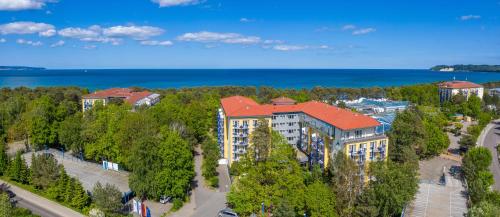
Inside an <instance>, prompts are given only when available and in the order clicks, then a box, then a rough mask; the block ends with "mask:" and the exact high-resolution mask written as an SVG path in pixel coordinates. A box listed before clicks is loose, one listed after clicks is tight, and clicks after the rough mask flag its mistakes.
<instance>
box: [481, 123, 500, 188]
mask: <svg viewBox="0 0 500 217" xmlns="http://www.w3.org/2000/svg"><path fill="white" fill-rule="evenodd" d="M478 143H479V144H478V145H479V146H484V147H487V148H488V149H489V150H490V151H491V153H492V155H493V162H492V163H491V165H490V170H491V172H492V173H493V177H494V178H495V184H494V185H493V186H492V187H493V188H494V189H496V190H498V191H500V163H499V161H498V153H497V150H496V149H495V146H496V145H498V144H500V120H496V121H494V122H493V123H490V124H488V126H486V128H485V130H484V131H483V133H482V134H481V136H480V137H479V139H478Z"/></svg>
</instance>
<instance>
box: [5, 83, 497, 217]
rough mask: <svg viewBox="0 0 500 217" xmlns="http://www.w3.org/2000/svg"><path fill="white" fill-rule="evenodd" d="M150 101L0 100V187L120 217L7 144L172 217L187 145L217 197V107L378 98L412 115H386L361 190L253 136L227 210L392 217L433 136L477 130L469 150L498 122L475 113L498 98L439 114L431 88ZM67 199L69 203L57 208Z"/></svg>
mask: <svg viewBox="0 0 500 217" xmlns="http://www.w3.org/2000/svg"><path fill="white" fill-rule="evenodd" d="M151 91H153V92H157V93H160V94H161V97H162V98H161V101H160V103H158V104H157V105H155V106H153V107H150V108H146V107H142V108H137V109H134V111H132V108H131V107H130V106H129V105H127V104H124V103H122V102H120V101H116V102H113V103H111V104H109V105H106V106H102V105H96V106H94V108H92V109H91V110H90V111H87V112H85V114H82V112H81V104H80V103H81V102H80V99H81V96H82V95H84V94H87V93H89V90H86V89H81V88H77V87H53V88H34V89H30V88H24V87H20V88H13V89H11V88H2V89H0V144H2V154H1V155H0V171H1V172H2V174H3V177H4V178H5V179H9V180H11V181H14V182H16V183H19V184H22V185H25V186H28V187H30V188H32V189H33V191H36V192H37V193H41V192H44V193H43V194H44V196H46V197H49V198H52V199H54V200H57V201H59V202H60V203H62V204H65V205H67V206H70V207H73V208H74V209H77V210H80V211H81V212H88V211H89V210H90V209H93V208H99V209H100V210H101V211H103V212H105V213H106V214H108V215H111V216H113V215H120V205H119V204H118V203H117V202H116V203H109V204H108V203H105V202H103V201H116V198H117V195H118V194H117V191H118V190H117V189H116V187H114V186H107V185H105V186H102V185H100V184H99V185H97V186H95V187H94V190H93V192H95V193H93V194H88V193H87V192H85V191H84V190H83V188H82V186H81V184H80V183H79V181H78V180H75V179H74V178H69V176H68V175H67V174H66V172H65V170H64V168H63V167H62V166H61V165H58V164H57V162H55V160H54V159H53V158H51V157H48V156H43V155H42V156H32V158H33V159H34V160H33V161H32V163H31V165H29V166H28V165H27V163H26V161H25V159H23V158H22V156H21V153H18V154H16V155H14V156H8V155H7V154H6V149H7V144H9V143H11V142H14V141H24V142H25V143H26V144H27V145H29V148H31V149H35V150H43V149H45V148H56V149H63V150H65V151H66V152H68V154H73V155H74V156H76V157H83V158H84V159H85V160H87V161H92V162H97V163H99V162H100V161H102V160H107V161H112V162H116V163H118V164H119V165H120V169H122V170H126V171H129V172H130V177H129V186H130V187H131V189H132V190H133V191H134V192H135V193H136V195H137V196H139V197H142V198H147V199H149V200H158V199H159V198H160V196H162V195H169V196H172V197H173V198H174V204H175V206H174V209H178V208H180V206H182V202H184V201H186V200H187V199H188V198H187V196H188V195H187V192H188V191H189V190H190V189H189V188H190V183H191V180H192V179H193V177H194V162H193V151H194V149H195V147H196V146H197V145H201V146H200V147H201V148H202V150H203V157H204V158H203V167H202V172H203V176H204V177H205V179H206V184H207V185H210V186H213V187H217V185H218V179H217V172H216V167H217V160H218V158H219V156H218V154H219V150H218V145H217V143H216V139H215V138H216V135H215V132H216V129H215V126H216V111H217V109H218V108H219V103H220V99H221V98H222V97H227V96H233V95H243V96H248V97H251V98H253V99H255V100H256V101H257V102H260V103H267V102H269V100H270V99H272V98H276V97H279V96H287V97H290V98H293V99H295V100H297V101H298V102H304V101H308V100H320V101H324V102H328V103H333V102H335V101H336V100H337V99H355V98H358V97H375V98H380V97H386V98H390V99H394V100H407V101H410V102H411V103H412V105H413V106H412V107H411V108H410V109H409V110H407V111H405V112H403V113H400V114H398V116H397V118H396V120H395V122H394V125H393V130H392V131H391V132H389V134H388V135H389V137H390V146H389V147H390V148H389V155H390V158H391V159H390V160H388V162H387V163H376V164H373V165H371V166H370V169H369V173H370V174H371V175H372V176H373V177H376V181H371V182H369V184H368V185H364V184H363V183H361V182H358V181H355V180H359V179H357V178H358V177H357V176H358V175H357V173H355V172H353V171H356V167H357V164H355V163H354V162H352V161H351V160H350V159H346V158H344V157H336V158H335V159H333V162H334V163H332V164H331V165H330V166H329V167H328V169H326V170H321V169H320V168H316V167H314V168H305V167H302V166H300V165H299V163H298V162H297V160H296V159H295V155H294V154H295V153H294V150H293V149H292V148H291V147H290V146H288V145H285V144H286V142H284V141H283V138H281V137H280V136H279V135H277V134H276V133H274V132H269V131H268V130H266V129H261V130H260V131H256V132H255V133H260V134H259V135H257V136H256V137H258V138H260V139H259V141H262V142H261V143H260V144H256V145H254V146H253V147H254V148H258V149H259V151H257V153H259V155H262V156H259V157H255V155H253V156H251V155H249V156H247V157H246V159H245V160H243V161H242V162H240V163H237V164H236V165H233V166H232V167H231V173H232V174H233V175H234V177H236V178H237V181H235V184H234V185H233V186H232V188H231V192H230V193H229V195H228V202H229V205H231V207H232V208H234V210H236V211H237V212H238V213H241V215H243V216H245V215H247V214H251V213H254V212H258V211H259V210H260V206H261V203H264V205H265V206H266V207H267V208H268V209H269V212H272V213H273V214H274V216H303V214H304V213H306V214H307V215H308V216H398V215H399V214H400V212H401V211H402V209H403V207H404V206H405V205H406V203H408V201H410V200H411V199H412V198H413V196H414V195H415V193H416V189H417V182H418V180H417V178H416V174H417V170H418V163H417V160H418V159H425V158H429V157H432V156H436V155H438V154H439V153H441V152H442V151H443V150H446V149H447V147H448V144H449V141H448V138H447V137H446V135H445V134H444V133H445V130H446V128H447V127H449V125H450V122H451V120H452V116H453V114H455V113H462V114H465V115H469V116H471V117H473V118H476V119H478V120H481V121H480V123H481V124H480V125H478V126H477V127H475V128H474V129H472V128H471V129H470V132H471V133H470V134H471V139H472V140H474V139H475V137H474V136H475V135H476V134H477V132H480V129H482V128H481V127H484V126H485V124H487V123H488V122H489V120H491V119H492V118H493V117H498V113H495V112H491V111H487V110H486V109H485V103H489V104H496V105H498V102H499V100H498V97H487V98H485V100H483V101H480V100H477V99H474V98H472V99H469V100H464V99H463V98H460V97H456V98H454V99H453V100H452V102H449V103H445V104H440V102H439V97H438V90H437V86H436V85H435V84H422V85H412V86H404V87H387V88H378V87H374V88H323V87H315V88H312V89H275V88H272V87H259V88H257V87H231V86H228V87H199V88H183V89H155V90H151ZM478 130H479V131H478ZM266 132H267V133H266ZM252 136H255V135H252ZM465 142H466V141H464V144H465ZM469 148H471V150H472V149H473V147H469ZM271 150H272V151H271ZM283 162H286V163H283ZM243 174H245V175H244V176H243ZM468 177H475V176H473V175H468ZM345 180H354V181H348V182H346V181H345ZM397 180H403V181H404V182H403V181H397ZM395 189H397V191H395ZM118 192H119V191H118ZM311 192H313V193H311ZM387 192H391V193H390V194H387ZM492 194H493V193H492ZM68 195H77V196H75V197H71V198H68ZM481 201H483V200H482V199H480V198H479V199H478V200H477V201H476V202H475V203H474V204H475V205H477V206H481ZM492 204H495V203H492ZM488 205H490V204H488ZM497 205H498V204H497Z"/></svg>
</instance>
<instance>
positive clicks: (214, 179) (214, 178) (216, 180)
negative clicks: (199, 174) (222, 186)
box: [208, 176, 219, 188]
mask: <svg viewBox="0 0 500 217" xmlns="http://www.w3.org/2000/svg"><path fill="white" fill-rule="evenodd" d="M208 184H209V185H210V186H212V187H214V188H217V187H219V177H217V176H212V177H210V178H209V179H208Z"/></svg>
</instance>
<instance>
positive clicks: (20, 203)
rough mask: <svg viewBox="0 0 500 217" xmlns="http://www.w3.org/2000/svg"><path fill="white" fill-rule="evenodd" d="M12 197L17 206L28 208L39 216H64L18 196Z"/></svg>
mask: <svg viewBox="0 0 500 217" xmlns="http://www.w3.org/2000/svg"><path fill="white" fill-rule="evenodd" d="M14 199H15V200H16V201H17V202H16V206H17V207H22V208H26V209H29V210H31V212H32V213H33V214H35V215H39V216H41V217H64V216H60V215H57V214H55V213H53V212H52V211H50V210H48V209H46V208H43V207H40V206H38V205H37V204H35V203H32V202H30V201H27V200H24V199H22V198H19V197H18V196H16V197H14Z"/></svg>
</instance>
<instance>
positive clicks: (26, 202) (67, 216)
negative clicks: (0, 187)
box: [0, 180, 84, 217]
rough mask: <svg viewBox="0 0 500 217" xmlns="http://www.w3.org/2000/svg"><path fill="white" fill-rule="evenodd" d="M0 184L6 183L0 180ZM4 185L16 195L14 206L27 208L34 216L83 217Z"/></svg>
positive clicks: (54, 203) (34, 195) (27, 192)
mask: <svg viewBox="0 0 500 217" xmlns="http://www.w3.org/2000/svg"><path fill="white" fill-rule="evenodd" d="M1 183H6V182H5V181H3V180H0V184H1ZM6 184H7V185H9V190H11V191H12V192H14V194H16V197H15V199H16V200H17V201H18V202H17V204H16V205H17V206H19V207H23V208H27V209H29V210H31V211H32V212H33V213H34V214H37V215H40V216H42V217H84V215H82V214H81V213H78V212H76V211H74V210H72V209H70V208H68V207H65V206H63V205H61V204H58V203H56V202H54V201H51V200H49V199H46V198H43V197H41V196H39V195H36V194H34V193H31V192H29V191H27V190H24V189H22V188H19V187H17V186H14V185H10V184H9V183H6Z"/></svg>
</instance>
